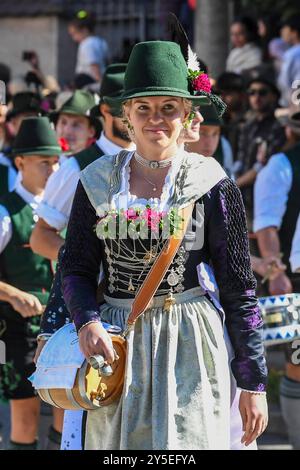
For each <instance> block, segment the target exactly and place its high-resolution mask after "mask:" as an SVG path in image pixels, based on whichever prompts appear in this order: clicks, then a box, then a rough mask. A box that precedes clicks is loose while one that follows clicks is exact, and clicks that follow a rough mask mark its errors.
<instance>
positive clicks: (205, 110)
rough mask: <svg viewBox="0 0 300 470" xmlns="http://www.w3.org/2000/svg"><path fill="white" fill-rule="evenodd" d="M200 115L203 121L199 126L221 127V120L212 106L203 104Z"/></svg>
mask: <svg viewBox="0 0 300 470" xmlns="http://www.w3.org/2000/svg"><path fill="white" fill-rule="evenodd" d="M200 113H201V115H202V117H203V119H204V121H203V122H202V123H201V126H220V127H221V126H222V125H223V119H222V118H221V116H219V115H218V112H217V110H216V107H215V105H214V104H212V103H211V104H204V105H202V106H201V108H200Z"/></svg>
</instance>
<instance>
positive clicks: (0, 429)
mask: <svg viewBox="0 0 300 470" xmlns="http://www.w3.org/2000/svg"><path fill="white" fill-rule="evenodd" d="M45 412H47V413H49V412H50V409H49V408H48V407H47V406H43V415H42V417H41V427H40V448H41V449H43V447H44V445H45V440H46V436H47V431H48V427H49V425H50V423H51V416H49V415H45V414H44V413H45ZM8 436H9V409H8V406H7V405H0V450H3V449H4V448H5V446H6V443H7V441H8ZM259 449H261V450H291V446H290V445H289V444H288V440H287V438H286V437H285V436H283V435H278V434H273V433H269V432H266V433H265V434H264V435H263V437H262V438H261V439H260V440H259Z"/></svg>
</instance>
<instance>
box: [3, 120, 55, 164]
mask: <svg viewBox="0 0 300 470" xmlns="http://www.w3.org/2000/svg"><path fill="white" fill-rule="evenodd" d="M60 153H61V148H60V146H59V144H58V142H57V138H56V134H55V131H54V130H53V128H52V126H51V123H50V121H49V119H48V118H47V117H29V118H25V119H24V120H23V121H22V123H21V126H20V129H19V132H18V134H17V136H16V138H15V141H14V144H13V148H12V155H13V156H16V155H23V156H26V155H28V156H29V155H41V156H45V157H48V156H49V157H52V156H53V155H59V154H60Z"/></svg>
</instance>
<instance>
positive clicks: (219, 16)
mask: <svg viewBox="0 0 300 470" xmlns="http://www.w3.org/2000/svg"><path fill="white" fill-rule="evenodd" d="M195 49H196V52H197V55H198V57H199V58H200V59H201V60H203V61H204V62H205V63H206V64H207V66H208V68H209V72H210V74H211V75H212V76H213V77H214V78H216V77H217V76H218V75H220V73H222V72H223V71H224V69H225V62H226V57H227V55H228V52H229V2H228V0H198V1H197V8H196V14H195Z"/></svg>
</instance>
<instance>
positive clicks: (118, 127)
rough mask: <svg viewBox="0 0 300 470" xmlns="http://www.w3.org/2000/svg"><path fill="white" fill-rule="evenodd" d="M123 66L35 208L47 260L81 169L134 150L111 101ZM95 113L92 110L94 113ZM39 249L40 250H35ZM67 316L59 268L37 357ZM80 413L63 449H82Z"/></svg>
mask: <svg viewBox="0 0 300 470" xmlns="http://www.w3.org/2000/svg"><path fill="white" fill-rule="evenodd" d="M125 69H126V65H125V64H112V65H110V66H109V67H108V68H107V70H106V73H105V74H104V77H103V81H102V84H101V90H100V95H101V101H100V106H99V108H98V112H100V114H101V116H102V121H103V132H102V134H101V136H100V138H99V139H98V140H97V142H96V143H95V144H94V145H93V146H92V147H90V148H89V149H87V150H85V151H83V152H80V153H79V154H77V155H74V156H73V157H71V158H69V159H68V160H67V161H66V162H65V163H64V164H63V165H62V166H61V168H60V169H59V170H58V171H57V172H56V173H55V175H52V176H55V178H52V177H51V178H50V179H49V181H48V183H47V186H46V190H45V195H44V199H43V201H42V202H41V203H40V205H39V207H38V208H37V213H38V215H39V216H40V219H39V221H38V223H37V224H36V226H35V229H34V231H33V236H32V237H31V245H32V246H33V248H34V247H36V248H34V249H35V250H36V251H37V252H42V253H47V254H46V256H47V257H48V258H50V259H57V257H58V252H59V249H60V248H61V247H62V245H63V243H64V240H63V238H62V237H61V236H60V235H59V232H61V231H62V230H63V229H65V227H66V226H67V223H68V220H69V217H70V212H71V207H72V202H73V197H74V194H75V191H76V187H77V183H78V180H79V175H80V171H81V169H83V168H84V167H85V166H87V165H88V164H89V163H91V162H92V161H94V160H96V159H97V158H101V156H102V155H104V154H115V153H118V152H119V151H120V150H122V149H125V148H126V149H129V148H132V149H134V145H133V144H132V142H131V141H130V139H129V137H128V134H127V131H126V128H125V126H124V124H123V121H122V118H121V117H119V109H117V110H116V109H114V106H113V102H112V101H111V100H110V98H116V97H117V96H118V95H120V94H121V93H122V91H123V84H124V73H125ZM95 112H97V110H95V109H93V113H95ZM39 247H40V248H41V250H40V251H38V249H39ZM68 317H69V313H68V312H67V309H66V306H65V304H64V301H63V299H62V295H61V279H60V273H59V268H58V270H57V272H56V275H55V279H54V283H53V287H52V290H51V293H50V302H48V304H47V307H46V310H45V312H44V314H43V318H42V322H41V334H40V343H39V348H38V351H37V354H36V358H37V357H38V354H39V353H40V351H41V349H42V348H43V346H44V344H45V340H46V338H47V337H49V335H51V334H53V333H54V332H55V331H56V330H57V329H58V328H59V327H61V326H63V324H64V323H65V322H66V321H68ZM81 421H82V412H80V411H78V412H74V411H73V412H66V413H65V422H64V430H63V440H62V448H63V449H66V450H67V449H70V450H72V449H73V450H76V449H80V448H81V443H80V432H76V429H80V428H81Z"/></svg>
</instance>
